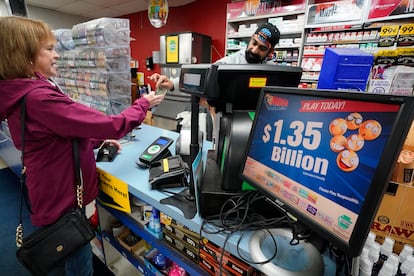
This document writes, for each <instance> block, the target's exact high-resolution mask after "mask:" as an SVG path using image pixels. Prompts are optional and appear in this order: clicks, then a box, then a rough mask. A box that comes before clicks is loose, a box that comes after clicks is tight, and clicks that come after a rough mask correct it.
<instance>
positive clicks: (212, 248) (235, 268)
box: [200, 239, 260, 276]
mask: <svg viewBox="0 0 414 276" xmlns="http://www.w3.org/2000/svg"><path fill="white" fill-rule="evenodd" d="M201 252H202V253H204V254H207V255H208V256H210V258H211V259H213V260H214V261H216V262H217V263H218V264H219V263H220V259H222V264H223V267H224V268H225V269H226V270H228V271H229V272H230V273H231V274H232V275H237V276H247V275H260V273H259V272H258V271H257V270H256V269H255V268H253V267H252V266H250V265H249V264H247V263H245V262H244V261H242V260H240V259H239V258H237V257H236V256H234V255H233V254H231V253H229V252H227V251H224V255H223V258H221V255H222V248H221V247H219V246H217V245H215V244H214V243H212V242H210V241H208V240H207V239H202V240H201V242H200V253H201ZM200 256H201V255H200Z"/></svg>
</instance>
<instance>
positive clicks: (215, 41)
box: [123, 0, 232, 75]
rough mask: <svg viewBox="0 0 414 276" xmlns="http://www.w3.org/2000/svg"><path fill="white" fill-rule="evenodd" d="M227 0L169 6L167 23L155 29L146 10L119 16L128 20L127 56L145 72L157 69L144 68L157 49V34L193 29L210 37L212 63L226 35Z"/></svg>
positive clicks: (157, 67) (199, 1)
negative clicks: (129, 47)
mask: <svg viewBox="0 0 414 276" xmlns="http://www.w3.org/2000/svg"><path fill="white" fill-rule="evenodd" d="M230 2H232V1H231V0H214V1H212V0H197V1H195V2H193V3H191V4H188V5H185V6H181V7H174V8H172V7H170V8H169V14H168V19H167V24H166V25H165V26H163V27H161V28H155V27H153V26H152V25H151V23H150V22H149V20H148V13H147V11H143V12H139V13H133V14H128V15H125V16H123V18H128V19H129V20H130V29H131V37H132V38H134V39H135V40H134V41H131V58H132V59H134V60H137V61H138V62H139V68H138V71H141V72H144V73H145V75H149V74H152V73H153V72H159V66H158V65H155V66H154V70H153V71H147V70H146V68H145V59H146V58H147V57H150V56H152V51H159V49H160V42H159V41H160V35H162V34H168V33H178V32H197V33H201V34H204V35H208V36H210V37H211V39H212V51H211V52H212V62H214V61H216V60H217V59H219V58H221V57H223V56H224V51H225V39H226V38H225V37H226V9H227V3H230Z"/></svg>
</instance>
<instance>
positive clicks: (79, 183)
mask: <svg viewBox="0 0 414 276" xmlns="http://www.w3.org/2000/svg"><path fill="white" fill-rule="evenodd" d="M20 122H21V124H20V127H21V130H20V139H21V144H22V146H21V148H22V151H21V163H22V170H21V173H20V210H19V225H18V226H17V228H16V246H17V247H21V246H22V245H23V199H24V194H25V187H26V166H25V164H24V152H25V141H24V139H25V132H26V95H25V96H24V97H23V99H22V101H21V108H20ZM72 151H73V158H74V163H75V176H76V182H75V194H76V201H77V205H78V208H79V209H81V210H82V213H83V214H85V210H84V206H83V180H82V176H81V168H80V153H79V140H78V139H74V140H73V141H72ZM26 203H27V201H26ZM28 207H29V205H28ZM29 210H30V212H31V209H30V207H29Z"/></svg>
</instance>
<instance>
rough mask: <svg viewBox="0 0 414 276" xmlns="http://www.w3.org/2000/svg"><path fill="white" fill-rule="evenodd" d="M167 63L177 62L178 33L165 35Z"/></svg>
mask: <svg viewBox="0 0 414 276" xmlns="http://www.w3.org/2000/svg"><path fill="white" fill-rule="evenodd" d="M166 42H167V43H166V44H167V63H178V35H172V36H167V38H166Z"/></svg>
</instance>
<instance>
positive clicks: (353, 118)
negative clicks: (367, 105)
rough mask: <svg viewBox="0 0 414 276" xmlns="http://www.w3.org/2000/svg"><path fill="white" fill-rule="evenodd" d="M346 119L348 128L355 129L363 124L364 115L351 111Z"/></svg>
mask: <svg viewBox="0 0 414 276" xmlns="http://www.w3.org/2000/svg"><path fill="white" fill-rule="evenodd" d="M345 119H346V124H347V126H348V129H350V130H355V129H357V128H359V126H360V125H361V124H362V115H361V114H359V113H358V112H352V113H350V114H349V115H348V116H346V118H345Z"/></svg>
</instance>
